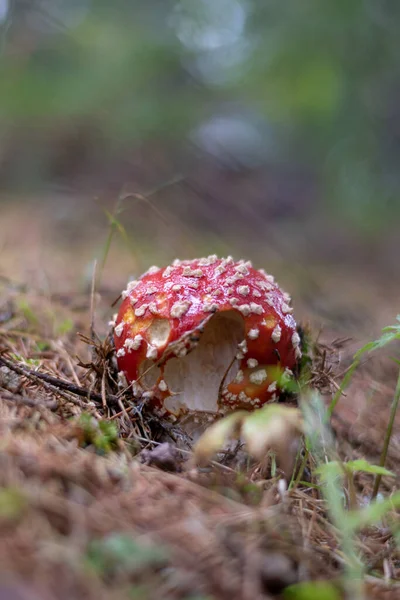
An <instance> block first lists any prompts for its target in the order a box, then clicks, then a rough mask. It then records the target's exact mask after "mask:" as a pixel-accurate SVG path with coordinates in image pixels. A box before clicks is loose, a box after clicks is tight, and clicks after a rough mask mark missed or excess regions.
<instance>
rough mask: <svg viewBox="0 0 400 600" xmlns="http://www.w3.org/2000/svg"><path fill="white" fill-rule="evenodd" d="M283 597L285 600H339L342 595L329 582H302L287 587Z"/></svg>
mask: <svg viewBox="0 0 400 600" xmlns="http://www.w3.org/2000/svg"><path fill="white" fill-rule="evenodd" d="M283 597H284V599H285V600H341V598H342V594H341V593H340V591H339V590H338V589H337V587H336V586H335V585H334V584H333V583H331V582H329V581H303V582H301V583H296V584H294V585H290V586H288V587H287V588H286V589H285V590H284V592H283Z"/></svg>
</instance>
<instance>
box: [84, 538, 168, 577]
mask: <svg viewBox="0 0 400 600" xmlns="http://www.w3.org/2000/svg"><path fill="white" fill-rule="evenodd" d="M87 558H88V559H89V563H90V564H91V565H92V566H93V567H94V568H95V569H96V571H98V572H99V573H100V574H110V573H115V572H124V573H129V574H133V573H137V572H138V571H141V570H143V569H144V568H146V567H149V566H154V565H161V564H163V563H164V562H165V561H166V560H167V558H168V553H167V550H166V548H163V547H162V546H159V545H157V546H150V545H145V544H141V543H140V542H138V541H137V540H135V539H134V538H133V537H131V536H130V535H125V534H123V533H113V534H110V535H109V536H107V537H105V538H103V539H99V540H94V541H92V542H91V543H90V545H89V548H88V551H87Z"/></svg>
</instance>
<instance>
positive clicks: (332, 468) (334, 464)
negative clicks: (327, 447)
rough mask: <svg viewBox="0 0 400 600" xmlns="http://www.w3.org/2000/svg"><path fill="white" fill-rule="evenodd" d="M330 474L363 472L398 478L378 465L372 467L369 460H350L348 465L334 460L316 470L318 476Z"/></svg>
mask: <svg viewBox="0 0 400 600" xmlns="http://www.w3.org/2000/svg"><path fill="white" fill-rule="evenodd" d="M328 471H329V473H330V474H331V475H336V476H338V475H344V472H345V471H347V472H349V473H355V472H357V471H362V472H363V473H373V474H375V475H387V476H388V477H396V475H395V473H392V471H388V469H385V468H384V467H380V466H378V465H371V464H370V463H369V462H368V461H367V460H364V459H358V460H349V462H347V463H341V462H339V461H335V460H332V461H330V462H328V463H325V464H323V465H320V466H319V467H317V468H316V469H315V470H314V473H315V474H316V475H324V474H327V473H328Z"/></svg>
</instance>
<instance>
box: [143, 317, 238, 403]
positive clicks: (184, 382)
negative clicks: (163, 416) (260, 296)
mask: <svg viewBox="0 0 400 600" xmlns="http://www.w3.org/2000/svg"><path fill="white" fill-rule="evenodd" d="M244 333H245V331H244V321H243V317H242V316H241V315H240V314H238V313H237V312H235V311H233V310H229V311H223V312H219V313H216V314H215V315H214V316H213V317H212V318H211V319H210V321H209V322H208V323H207V325H206V326H205V329H204V332H203V334H202V335H201V337H200V341H199V343H198V344H197V346H196V347H195V348H194V349H193V350H192V351H191V352H190V353H189V354H187V355H186V356H183V357H174V358H170V359H169V360H168V361H167V362H166V364H165V366H164V369H163V373H162V379H163V380H164V381H165V383H166V384H167V386H168V389H169V390H170V392H171V393H172V395H171V396H169V397H167V398H166V400H165V402H164V406H165V408H166V409H167V410H168V411H169V412H170V413H172V414H175V415H178V414H179V413H181V412H185V411H186V410H189V411H209V412H216V411H217V410H218V395H219V391H220V386H221V382H222V381H223V379H224V378H225V384H228V383H229V382H231V381H232V379H234V377H235V375H236V373H237V372H238V369H239V366H238V361H237V360H234V359H235V356H236V354H237V352H238V344H239V342H241V341H242V340H243V339H244V337H245V335H244ZM141 372H142V373H146V374H145V375H144V376H143V377H142V385H144V386H145V387H146V388H147V389H151V388H152V387H153V386H154V385H156V383H157V381H158V380H159V379H160V377H161V370H160V368H158V367H156V366H155V364H154V362H153V361H149V360H146V361H145V363H144V364H143V365H142V369H141Z"/></svg>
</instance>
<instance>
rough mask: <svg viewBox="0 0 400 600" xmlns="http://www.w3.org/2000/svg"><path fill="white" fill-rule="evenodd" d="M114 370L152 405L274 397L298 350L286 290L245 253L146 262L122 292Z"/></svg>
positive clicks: (210, 404)
mask: <svg viewBox="0 0 400 600" xmlns="http://www.w3.org/2000/svg"><path fill="white" fill-rule="evenodd" d="M122 297H123V302H122V305H121V308H120V310H119V313H118V316H117V319H116V322H115V327H114V339H115V346H116V352H117V361H118V366H119V369H120V371H121V372H122V373H121V376H122V374H123V375H124V376H125V377H126V379H127V381H128V382H129V383H131V384H132V389H133V391H134V393H135V394H137V395H144V397H145V398H146V397H147V398H149V399H150V402H151V403H152V405H153V407H154V410H155V411H156V412H157V411H158V413H159V414H160V415H165V414H170V415H174V416H176V417H178V416H181V415H182V414H184V413H186V412H191V411H207V412H212V413H215V412H222V411H225V410H227V409H237V408H244V409H248V410H252V409H254V408H256V407H260V406H262V405H263V404H265V403H266V402H270V401H275V400H277V399H278V397H279V393H280V390H279V381H278V377H277V374H278V373H282V374H283V375H284V377H290V376H292V369H293V368H294V367H295V365H296V363H297V361H298V360H299V358H300V357H301V350H300V338H299V335H298V333H297V330H296V322H295V320H294V318H293V316H292V314H291V313H292V308H291V307H290V298H289V296H288V294H286V293H285V292H283V291H282V290H281V289H280V288H279V286H278V285H277V284H276V283H275V281H274V278H273V277H272V276H271V275H267V274H266V273H265V272H264V271H263V270H256V269H254V268H253V266H252V264H251V263H250V262H249V261H247V262H245V261H243V260H241V261H238V262H235V261H234V260H233V259H232V257H228V258H222V259H220V258H218V257H217V256H215V255H213V256H209V257H208V258H201V259H196V260H184V261H179V260H176V261H174V263H173V264H172V265H169V266H167V267H165V268H161V269H159V268H157V267H151V268H150V269H149V270H148V271H147V272H146V273H145V274H144V275H142V277H140V279H138V280H137V281H131V282H130V283H129V284H128V287H127V289H126V290H125V291H124V292H123V293H122Z"/></svg>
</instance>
